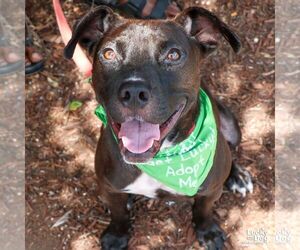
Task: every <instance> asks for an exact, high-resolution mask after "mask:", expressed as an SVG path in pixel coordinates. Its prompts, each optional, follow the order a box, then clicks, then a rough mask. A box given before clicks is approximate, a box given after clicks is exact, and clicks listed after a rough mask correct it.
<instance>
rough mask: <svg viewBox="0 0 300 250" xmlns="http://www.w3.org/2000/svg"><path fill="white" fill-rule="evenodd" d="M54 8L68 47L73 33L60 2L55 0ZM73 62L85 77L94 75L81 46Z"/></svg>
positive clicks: (60, 30)
mask: <svg viewBox="0 0 300 250" xmlns="http://www.w3.org/2000/svg"><path fill="white" fill-rule="evenodd" d="M53 7H54V12H55V17H56V21H57V25H58V28H59V32H60V34H61V37H62V40H63V42H64V44H65V45H67V43H68V42H69V40H70V39H71V36H72V31H71V29H70V26H69V24H68V22H67V19H66V17H65V15H64V13H63V10H62V8H61V4H60V0H53ZM73 60H74V62H75V64H76V65H77V67H78V68H79V71H80V72H81V73H83V74H84V76H86V77H89V76H91V75H92V63H91V62H90V60H89V59H88V58H87V56H86V54H85V53H84V52H83V50H82V49H81V47H80V46H79V45H77V46H76V49H75V52H74V55H73Z"/></svg>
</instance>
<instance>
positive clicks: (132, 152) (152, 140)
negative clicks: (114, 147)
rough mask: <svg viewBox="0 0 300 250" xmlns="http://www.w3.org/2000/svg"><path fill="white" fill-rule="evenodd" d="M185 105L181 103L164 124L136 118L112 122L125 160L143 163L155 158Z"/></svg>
mask: <svg viewBox="0 0 300 250" xmlns="http://www.w3.org/2000/svg"><path fill="white" fill-rule="evenodd" d="M184 107H185V103H184V104H180V105H179V106H178V107H177V109H176V110H175V112H174V113H173V114H172V115H171V116H170V117H169V118H168V119H167V120H166V121H165V122H163V123H162V124H153V123H149V122H145V121H143V120H142V119H136V118H131V119H129V120H128V121H125V122H123V123H121V124H119V123H115V122H112V128H113V130H114V133H115V135H116V136H117V137H118V142H119V147H120V150H121V153H122V155H123V157H124V159H125V161H127V162H130V163H141V162H146V161H148V160H150V159H151V158H153V157H154V156H155V154H156V153H157V152H158V151H159V149H160V145H161V141H162V140H163V139H164V138H165V136H166V135H167V134H168V133H169V132H170V131H171V129H172V128H173V127H174V125H175V124H176V122H177V121H178V119H179V118H180V116H181V113H182V111H183V110H184Z"/></svg>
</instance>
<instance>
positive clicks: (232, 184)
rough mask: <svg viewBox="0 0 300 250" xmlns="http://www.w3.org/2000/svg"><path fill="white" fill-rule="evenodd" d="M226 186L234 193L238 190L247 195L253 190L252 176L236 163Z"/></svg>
mask: <svg viewBox="0 0 300 250" xmlns="http://www.w3.org/2000/svg"><path fill="white" fill-rule="evenodd" d="M226 187H227V188H228V189H229V190H231V191H232V192H233V193H236V192H238V193H240V194H241V195H242V196H243V197H245V196H246V194H247V192H249V193H252V192H253V182H252V177H251V175H250V173H249V172H248V171H247V170H246V169H243V168H242V167H240V166H238V165H234V166H232V170H231V172H230V175H229V177H228V179H227V181H226Z"/></svg>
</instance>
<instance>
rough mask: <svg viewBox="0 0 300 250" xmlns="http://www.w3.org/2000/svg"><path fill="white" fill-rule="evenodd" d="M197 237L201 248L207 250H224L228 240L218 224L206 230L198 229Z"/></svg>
mask: <svg viewBox="0 0 300 250" xmlns="http://www.w3.org/2000/svg"><path fill="white" fill-rule="evenodd" d="M196 237H197V240H198V241H199V244H200V246H202V247H204V248H205V249H207V250H222V249H223V248H224V242H225V240H226V236H225V233H224V231H223V230H222V229H221V228H220V226H219V225H218V224H216V223H213V224H212V225H211V226H210V227H209V228H207V229H205V230H200V229H197V228H196Z"/></svg>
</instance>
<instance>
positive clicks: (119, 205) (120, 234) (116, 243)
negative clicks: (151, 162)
mask: <svg viewBox="0 0 300 250" xmlns="http://www.w3.org/2000/svg"><path fill="white" fill-rule="evenodd" d="M127 201H128V194H123V193H110V194H108V195H107V196H106V197H105V201H104V202H105V203H106V205H107V206H108V208H109V210H110V213H111V222H110V224H109V226H108V227H107V228H106V229H105V231H104V232H103V233H102V235H101V246H102V249H103V250H108V249H109V250H113V249H121V250H123V249H127V244H128V240H129V230H130V218H129V210H128V209H127Z"/></svg>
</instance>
